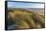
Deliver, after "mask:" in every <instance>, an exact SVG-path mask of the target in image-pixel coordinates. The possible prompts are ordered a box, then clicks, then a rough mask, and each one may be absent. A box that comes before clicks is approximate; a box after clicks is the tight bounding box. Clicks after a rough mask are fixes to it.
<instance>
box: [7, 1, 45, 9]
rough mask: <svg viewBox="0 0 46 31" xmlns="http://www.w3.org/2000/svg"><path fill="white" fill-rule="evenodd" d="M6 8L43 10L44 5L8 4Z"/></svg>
mask: <svg viewBox="0 0 46 31" xmlns="http://www.w3.org/2000/svg"><path fill="white" fill-rule="evenodd" d="M7 6H8V8H44V4H38V3H22V2H8V3H7Z"/></svg>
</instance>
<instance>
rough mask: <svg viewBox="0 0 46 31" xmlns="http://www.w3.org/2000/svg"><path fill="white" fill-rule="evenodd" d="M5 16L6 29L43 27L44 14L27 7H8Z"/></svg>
mask: <svg viewBox="0 0 46 31" xmlns="http://www.w3.org/2000/svg"><path fill="white" fill-rule="evenodd" d="M7 17H8V20H7V26H8V29H29V28H30V29H35V28H44V27H45V20H44V19H45V18H44V16H43V15H40V14H38V13H35V12H32V11H29V10H27V9H21V8H13V9H8V16H7Z"/></svg>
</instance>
